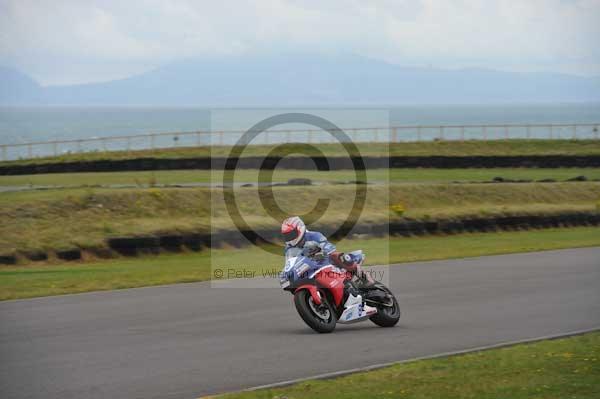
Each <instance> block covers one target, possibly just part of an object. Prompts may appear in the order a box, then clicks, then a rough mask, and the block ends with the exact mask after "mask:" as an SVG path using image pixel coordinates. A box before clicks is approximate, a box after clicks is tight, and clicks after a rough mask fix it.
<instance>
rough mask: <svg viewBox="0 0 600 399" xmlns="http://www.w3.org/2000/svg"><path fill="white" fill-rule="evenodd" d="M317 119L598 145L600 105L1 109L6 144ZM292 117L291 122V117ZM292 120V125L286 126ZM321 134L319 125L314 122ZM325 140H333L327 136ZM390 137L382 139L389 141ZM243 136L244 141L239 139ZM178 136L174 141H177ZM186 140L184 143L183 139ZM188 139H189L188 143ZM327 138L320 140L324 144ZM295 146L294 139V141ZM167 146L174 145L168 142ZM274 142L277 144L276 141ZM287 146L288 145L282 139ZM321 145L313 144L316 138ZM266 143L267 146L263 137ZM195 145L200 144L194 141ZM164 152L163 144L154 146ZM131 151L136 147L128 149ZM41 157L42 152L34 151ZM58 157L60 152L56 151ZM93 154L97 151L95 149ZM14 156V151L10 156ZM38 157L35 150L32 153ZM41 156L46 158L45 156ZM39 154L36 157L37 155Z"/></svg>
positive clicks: (408, 134)
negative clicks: (594, 141) (582, 140)
mask: <svg viewBox="0 0 600 399" xmlns="http://www.w3.org/2000/svg"><path fill="white" fill-rule="evenodd" d="M299 113H303V114H309V115H316V116H318V117H319V118H320V119H319V120H326V121H327V122H331V123H333V124H334V125H335V126H337V127H340V128H342V129H350V128H368V127H386V126H416V125H423V126H441V125H452V126H461V125H467V126H469V125H503V124H509V125H510V124H539V125H547V124H596V125H598V126H596V127H590V128H583V129H581V128H580V129H579V130H577V131H576V132H575V133H577V136H578V137H579V138H593V137H595V135H597V133H598V128H600V103H568V104H509V105H501V104H500V105H414V106H389V107H377V108H371V107H365V108H361V107H342V106H339V107H323V108H307V107H304V108H302V107H299V108H260V109H244V108H237V109H206V108H194V107H180V108H169V107H0V145H6V144H23V143H31V142H46V141H55V140H81V139H90V138H101V137H114V136H128V135H137V134H149V133H167V132H191V131H193V132H196V131H204V132H210V131H212V132H215V131H231V130H239V131H245V130H247V129H249V128H251V127H252V126H254V125H255V124H257V123H259V122H261V121H265V119H268V118H270V117H272V116H275V115H280V116H281V115H282V114H285V115H284V116H283V119H281V118H279V119H277V120H274V121H273V123H275V124H274V125H273V124H272V125H273V126H271V128H272V129H290V130H293V129H303V128H306V127H307V126H306V120H305V119H302V118H301V117H300V118H299V116H298V114H299ZM286 115H287V117H286ZM286 118H287V119H286ZM308 122H309V123H311V124H312V125H313V126H308V127H309V128H312V129H318V128H319V124H316V125H315V123H314V121H312V122H311V121H308ZM547 130H548V129H544V130H539V131H537V132H536V131H534V132H533V133H532V132H531V131H526V130H525V129H524V128H522V129H518V128H517V129H513V128H511V129H510V131H508V132H507V130H506V129H503V128H502V127H501V126H500V127H498V128H493V129H489V130H488V131H487V132H485V133H486V136H485V138H503V137H504V138H505V137H506V135H507V134H509V135H510V138H519V137H526V135H531V137H533V138H536V137H539V138H543V137H547V135H548V134H549V133H548V131H547ZM325 134H326V133H325ZM359 134H361V135H362V136H361V140H363V141H370V140H372V139H373V140H374V139H375V138H374V137H371V136H372V135H374V134H377V135H378V136H377V139H378V140H380V141H381V140H384V139H388V138H390V137H389V136H385V134H388V133H382V132H381V131H364V132H362V133H361V132H359ZM382 134H383V136H382ZM441 134H445V135H446V136H445V137H443V138H447V139H451V138H458V137H459V135H462V136H466V137H463V138H466V139H481V138H483V137H482V134H483V132H482V130H481V129H480V128H476V129H470V128H468V127H467V128H466V129H462V130H460V129H459V128H450V129H446V130H445V131H443V132H441ZM552 134H553V137H554V138H557V137H564V138H570V137H572V135H573V128H570V127H565V128H555V129H554V131H553V132H552ZM240 135H241V134H240ZM240 135H238V136H228V135H225V139H223V135H220V136H216V135H212V136H211V135H207V136H206V137H205V138H204V139H203V140H205V141H204V142H202V143H204V144H207V143H215V140H217V137H218V139H219V140H220V143H223V144H233V143H235V142H236V140H238V139H239V137H240ZM399 135H400V137H399V138H397V139H398V140H399V141H402V140H405V141H413V140H417V139H419V140H433V139H436V138H439V135H440V130H439V128H434V127H432V128H424V129H423V130H422V131H419V132H418V137H417V132H416V130H415V129H408V130H402V129H401V130H400V133H399ZM173 137H175V136H173ZM173 137H171V138H168V141H165V142H164V143H163V145H162V146H172V145H186V144H190V143H186V142H185V140H181V141H179V138H178V137H177V138H175V139H174V138H173ZM181 137H182V138H183V137H184V136H181ZM186 137H187V136H186ZM323 137H324V136H321V139H319V136H317V138H316V140H317V141H319V140H322V139H323ZM287 138H288V139H290V136H289V135H288V136H287ZM165 140H167V139H165ZM271 140H273V139H272V138H271ZM281 140H284V138H283V137H281ZM292 140H293V141H300V142H302V141H305V140H308V136H307V135H304V136H298V137H295V138H294V137H293V136H292ZM313 140H314V137H313ZM263 142H265V143H266V142H268V141H267V140H265V139H264V138H263ZM109 143H110V145H111V147H110V149H119V146H124V145H125V144H124V142H120V143H119V142H117V141H115V142H114V143H113V142H110V141H109ZM194 143H197V144H198V143H201V142H200V141H198V140H195V141H194ZM153 144H154V145H158V146H161V144H160V143H159V144H157V143H153ZM128 145H134V146H135V145H136V144H135V143H134V144H131V143H129V144H128ZM148 145H149V144H148V143H147V142H145V143H141V142H140V143H139V144H137V148H146V147H147V146H148ZM34 150H35V149H34ZM53 150H54V151H56V146H55V147H54V149H53ZM90 150H97V148H95V149H94V148H92V149H90ZM11 151H12V150H11ZM29 151H30V152H31V151H32V150H31V149H29ZM40 151H41V152H40ZM40 151H38V152H37V153H36V154H34V156H39V155H48V152H49V151H50V149H48V148H46V149H44V150H40ZM58 151H59V152H61V153H62V152H71V151H74V149H73V148H66V147H65V148H63V147H62V146H61V147H59V149H58ZM34 152H35V151H34ZM11 154H12V155H11V156H10V158H15V157H17V158H24V157H27V154H23V152H22V151H21V152H20V153H19V152H13V153H11Z"/></svg>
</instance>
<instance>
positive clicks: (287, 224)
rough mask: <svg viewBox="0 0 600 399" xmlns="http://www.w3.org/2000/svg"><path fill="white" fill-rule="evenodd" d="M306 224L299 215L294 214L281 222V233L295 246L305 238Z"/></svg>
mask: <svg viewBox="0 0 600 399" xmlns="http://www.w3.org/2000/svg"><path fill="white" fill-rule="evenodd" d="M304 233H306V226H305V225H304V222H303V221H302V219H300V218H299V217H298V216H292V217H289V218H287V219H285V220H284V221H283V223H282V224H281V235H283V239H284V240H285V243H286V244H287V245H290V246H292V247H295V246H296V245H298V243H299V242H300V241H302V239H303V238H304Z"/></svg>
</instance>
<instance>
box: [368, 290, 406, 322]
mask: <svg viewBox="0 0 600 399" xmlns="http://www.w3.org/2000/svg"><path fill="white" fill-rule="evenodd" d="M379 289H381V290H382V291H385V292H386V293H387V294H388V295H390V296H391V299H392V306H384V305H372V306H375V307H376V308H377V314H374V315H373V316H371V317H370V318H369V320H371V321H372V322H373V323H375V324H377V325H378V326H379V327H394V326H395V325H396V324H398V321H399V320H400V305H399V304H398V301H397V300H396V297H395V296H394V294H392V292H391V291H390V290H389V289H388V288H387V287H385V286H383V285H382V286H381V287H379Z"/></svg>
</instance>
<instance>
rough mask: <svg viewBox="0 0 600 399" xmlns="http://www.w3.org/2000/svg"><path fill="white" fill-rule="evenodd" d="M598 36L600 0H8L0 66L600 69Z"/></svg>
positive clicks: (44, 70) (82, 75)
mask: <svg viewBox="0 0 600 399" xmlns="http://www.w3.org/2000/svg"><path fill="white" fill-rule="evenodd" d="M598 43H600V0H501V1H474V0H422V1H420V0H409V1H403V0H382V1H367V0H358V1H352V0H339V1H338V0H327V1H323V0H304V1H300V0H287V1H285V0H268V1H267V0H265V1H252V0H240V1H224V0H213V1H192V0H126V1H124V0H114V1H113V0H105V1H100V0H98V1H85V0H73V1H69V0H37V1H34V0H0V64H3V65H6V66H12V67H17V68H18V69H20V70H22V71H24V72H26V73H28V74H30V75H31V76H33V77H34V78H36V79H37V80H38V81H40V82H41V83H43V84H63V83H81V82H91V81H102V80H110V79H114V78H120V77H126V76H129V75H132V74H136V73H140V72H143V71H146V70H149V69H152V68H155V67H157V66H159V65H162V64H165V63H168V62H171V61H174V60H178V59H182V58H187V57H212V56H223V55H243V54H265V53H277V52H281V51H286V52H290V51H292V52H293V51H298V52H302V53H307V52H310V53H313V52H314V53H319V52H335V53H352V54H359V55H364V56H369V57H371V58H376V59H382V60H386V61H389V62H393V63H397V64H402V65H412V66H433V67H436V68H465V67H484V68H493V69H501V70H511V71H552V72H565V73H571V74H578V75H600V45H599V44H598Z"/></svg>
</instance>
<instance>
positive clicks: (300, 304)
mask: <svg viewBox="0 0 600 399" xmlns="http://www.w3.org/2000/svg"><path fill="white" fill-rule="evenodd" d="M294 305H296V310H297V311H298V314H299V315H300V317H302V320H304V322H305V323H306V324H307V325H308V326H309V327H310V328H312V329H313V330H315V331H316V332H318V333H330V332H332V331H333V330H334V329H335V324H336V323H337V316H336V315H335V312H334V310H333V307H332V306H331V304H330V303H329V301H328V300H327V298H325V297H323V298H322V299H321V305H317V304H316V303H314V301H313V299H312V296H311V295H310V292H308V290H300V291H297V292H296V293H295V294H294Z"/></svg>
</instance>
